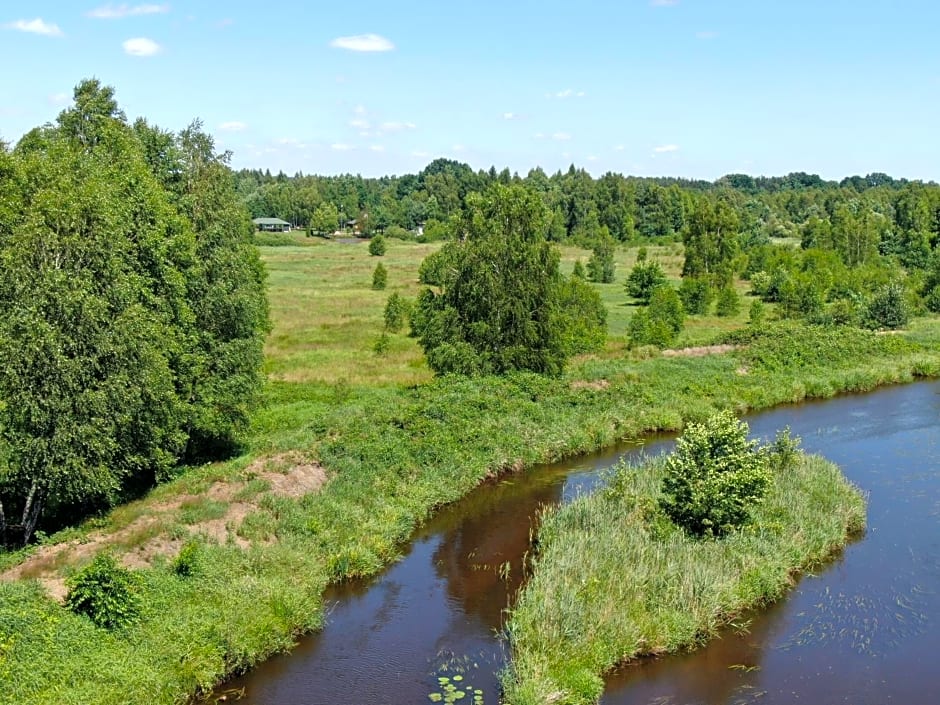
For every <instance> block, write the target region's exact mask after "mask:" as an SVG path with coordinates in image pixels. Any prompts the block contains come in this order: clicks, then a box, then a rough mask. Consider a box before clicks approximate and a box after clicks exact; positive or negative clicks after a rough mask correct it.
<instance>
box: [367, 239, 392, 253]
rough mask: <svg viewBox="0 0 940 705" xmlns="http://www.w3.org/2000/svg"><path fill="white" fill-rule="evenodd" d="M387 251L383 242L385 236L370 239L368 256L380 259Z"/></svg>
mask: <svg viewBox="0 0 940 705" xmlns="http://www.w3.org/2000/svg"><path fill="white" fill-rule="evenodd" d="M387 249H388V245H387V244H386V242H385V236H383V235H374V236H373V237H372V239H371V240H369V254H370V255H372V256H373V257H381V256H382V255H384V254H385V251H386V250H387Z"/></svg>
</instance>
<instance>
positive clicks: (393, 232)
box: [385, 225, 415, 240]
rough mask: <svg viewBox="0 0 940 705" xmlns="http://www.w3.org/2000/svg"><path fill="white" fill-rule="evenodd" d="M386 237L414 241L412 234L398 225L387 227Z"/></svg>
mask: <svg viewBox="0 0 940 705" xmlns="http://www.w3.org/2000/svg"><path fill="white" fill-rule="evenodd" d="M385 236H386V237H393V238H395V239H396V240H414V239H415V237H414V234H413V233H411V232H409V231H408V230H405V229H404V228H403V227H401V226H400V225H389V226H388V228H386V230H385Z"/></svg>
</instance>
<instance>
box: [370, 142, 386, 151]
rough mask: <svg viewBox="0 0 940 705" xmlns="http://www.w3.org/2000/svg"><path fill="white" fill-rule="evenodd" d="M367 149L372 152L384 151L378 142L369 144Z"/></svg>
mask: <svg viewBox="0 0 940 705" xmlns="http://www.w3.org/2000/svg"><path fill="white" fill-rule="evenodd" d="M369 149H371V150H372V151H373V152H384V151H385V147H383V146H382V145H380V144H373V145H370V146H369Z"/></svg>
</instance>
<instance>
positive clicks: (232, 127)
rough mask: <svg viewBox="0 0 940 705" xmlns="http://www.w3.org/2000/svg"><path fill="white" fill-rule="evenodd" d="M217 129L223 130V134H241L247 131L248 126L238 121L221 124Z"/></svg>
mask: <svg viewBox="0 0 940 705" xmlns="http://www.w3.org/2000/svg"><path fill="white" fill-rule="evenodd" d="M219 129H220V130H224V131H225V132H241V131H243V130H247V129H248V125H246V124H245V123H243V122H240V121H239V120H230V121H229V122H223V123H222V124H221V125H219Z"/></svg>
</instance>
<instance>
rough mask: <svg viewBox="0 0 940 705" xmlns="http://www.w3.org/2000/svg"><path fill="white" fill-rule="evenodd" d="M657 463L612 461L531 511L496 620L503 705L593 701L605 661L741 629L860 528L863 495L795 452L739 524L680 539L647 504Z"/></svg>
mask: <svg viewBox="0 0 940 705" xmlns="http://www.w3.org/2000/svg"><path fill="white" fill-rule="evenodd" d="M663 465H664V464H663V461H662V459H655V460H651V461H649V462H647V463H646V464H644V465H641V466H639V467H629V466H626V465H621V466H620V467H619V468H618V470H617V472H616V473H615V475H614V476H613V477H612V478H611V481H610V483H609V484H608V486H607V488H606V489H605V490H604V491H602V492H597V493H595V494H593V495H590V496H587V497H582V498H579V499H578V500H576V501H575V502H573V503H571V504H568V505H566V506H564V507H561V508H556V509H553V510H551V511H549V512H547V513H546V515H545V516H544V518H543V521H542V524H541V527H540V530H539V544H538V545H539V553H538V557H537V559H536V560H535V564H534V567H533V573H532V575H531V577H530V579H529V582H528V583H527V585H526V587H525V588H524V589H523V591H522V593H521V595H520V597H519V600H518V602H517V604H516V605H515V607H514V608H513V610H512V612H511V615H510V619H509V622H508V626H507V630H508V632H509V634H510V643H511V647H512V664H511V667H510V669H509V670H508V671H507V672H506V673H505V674H504V688H505V694H506V700H507V702H508V703H511V704H512V705H536V704H539V705H541V704H544V703H559V704H565V705H575V704H577V705H585V704H587V703H594V702H597V700H598V698H599V697H600V695H601V693H602V692H603V687H604V682H603V680H602V678H601V676H602V675H603V674H604V673H606V672H608V671H610V670H611V669H612V668H614V667H615V666H617V665H620V664H622V663H624V662H627V661H629V660H632V659H635V658H638V657H642V656H649V655H660V654H665V653H671V652H675V651H679V650H682V649H687V648H692V647H694V646H696V645H698V644H700V643H702V642H704V641H706V640H707V639H709V638H711V637H713V636H715V635H716V634H717V632H718V630H719V629H721V628H722V627H726V626H728V625H731V624H734V622H735V620H742V624H741V625H740V626H741V628H746V618H744V617H742V615H744V614H745V613H746V612H747V611H748V610H753V609H756V608H759V607H761V606H764V605H766V604H769V603H771V602H774V601H775V600H777V599H779V598H780V597H781V596H782V595H783V594H784V593H785V592H786V591H787V590H788V589H789V588H790V587H791V586H792V585H793V582H794V577H795V576H796V575H798V574H799V573H801V572H804V571H806V570H807V569H810V568H812V567H814V566H816V565H819V564H820V563H821V562H823V561H825V560H826V559H827V558H829V557H830V556H832V555H833V554H834V553H835V552H836V551H838V550H839V549H841V548H842V547H843V546H844V545H845V543H846V542H847V541H848V540H849V539H850V537H851V536H853V535H856V534H857V533H858V532H860V531H861V530H862V529H863V527H864V524H865V501H864V499H863V497H862V496H861V494H860V492H859V491H858V489H857V488H855V487H853V486H852V485H851V484H850V483H849V482H848V481H847V480H846V479H845V478H844V477H843V475H842V473H841V472H840V471H839V469H838V467H836V466H835V465H834V464H832V463H830V462H828V461H826V460H824V459H822V458H819V457H814V456H806V455H803V454H800V455H798V456H797V457H796V458H795V459H794V460H793V461H792V462H791V463H789V464H788V465H787V466H785V467H782V468H778V469H777V470H776V471H775V472H774V480H773V484H772V486H771V489H770V491H769V493H768V495H767V497H766V498H765V501H764V502H763V503H762V504H761V505H759V506H758V507H757V508H756V510H755V511H754V512H753V518H752V522H751V523H749V524H748V525H747V526H745V527H744V528H743V529H742V530H740V531H737V532H734V533H732V534H731V535H729V536H728V537H726V538H723V539H720V540H712V539H695V538H691V537H690V536H689V535H688V534H686V533H685V532H684V531H683V530H682V529H680V528H678V527H677V526H675V525H674V524H673V523H672V522H671V521H670V520H669V519H668V518H667V517H666V516H665V515H664V514H663V512H662V510H661V509H659V506H658V500H659V497H660V493H661V485H662V478H663Z"/></svg>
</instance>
